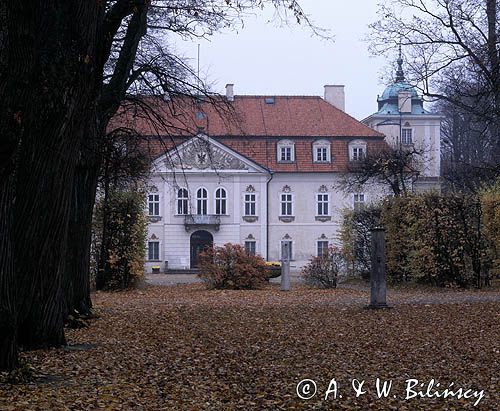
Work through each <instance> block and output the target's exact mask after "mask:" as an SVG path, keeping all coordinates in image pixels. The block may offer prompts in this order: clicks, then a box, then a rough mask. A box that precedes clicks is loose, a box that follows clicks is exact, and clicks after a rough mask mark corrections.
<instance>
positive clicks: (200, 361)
mask: <svg viewBox="0 0 500 411" xmlns="http://www.w3.org/2000/svg"><path fill="white" fill-rule="evenodd" d="M93 299H94V304H95V306H96V307H97V309H98V310H99V312H100V314H101V318H100V319H97V320H93V321H92V323H91V326H90V328H87V329H81V330H68V332H67V336H68V342H69V344H70V346H69V347H67V348H65V349H52V350H40V351H35V352H29V353H24V354H23V357H24V358H25V359H26V360H27V361H28V362H29V363H30V364H31V365H32V366H33V367H34V369H35V371H36V373H37V375H38V376H39V377H38V378H37V379H36V380H35V381H34V382H32V383H27V384H20V385H8V384H1V385H0V409H2V410H65V409H68V410H94V409H108V410H155V411H156V410H313V409H321V410H326V409H348V410H368V409H374V410H390V409H394V410H418V409H422V410H433V409H435V410H463V409H480V410H483V409H484V410H493V409H497V408H496V407H497V406H498V404H499V403H500V394H499V387H500V386H499V384H500V381H499V378H500V377H499V375H500V373H499V371H500V369H499V364H500V345H499V324H500V310H499V308H500V293H499V292H498V291H490V292H472V291H469V292H457V291H448V292H427V291H425V292H424V293H422V292H420V291H418V290H400V291H397V292H393V293H389V300H390V302H391V303H392V304H393V305H394V308H393V309H391V310H384V311H372V310H365V309H363V306H364V305H365V304H366V303H367V302H368V300H369V294H368V293H367V291H366V290H362V289H358V290H356V289H336V290H313V289H308V288H307V287H305V286H295V287H294V288H293V289H292V290H291V291H290V292H287V293H284V292H280V291H279V286H278V285H276V284H271V285H268V286H266V287H265V288H264V289H262V290H258V291H209V290H205V289H204V287H203V285H202V284H191V285H182V286H172V287H147V288H146V289H144V290H141V291H138V290H136V291H129V292H122V293H109V294H107V293H97V294H95V295H94V297H93ZM306 378H308V379H313V380H314V381H315V383H316V385H317V394H316V395H315V396H314V397H313V398H312V399H310V400H304V399H301V398H299V397H298V395H297V391H296V389H297V384H298V383H299V381H301V380H303V379H306ZM377 378H380V379H381V380H387V381H388V380H392V384H393V385H392V390H391V392H390V395H389V396H388V397H387V398H378V397H377V393H376V388H375V382H376V379H377ZM332 379H335V381H336V383H337V388H338V391H337V398H333V396H334V395H333V393H330V394H329V396H328V399H327V400H325V394H326V391H327V388H328V386H329V384H330V383H331V381H332ZM354 379H356V380H359V381H361V380H364V381H365V383H364V385H363V386H362V389H363V390H364V391H365V393H364V394H361V395H360V396H359V397H356V395H355V391H354V389H353V388H352V385H351V384H352V380H354ZM408 379H417V380H418V381H419V384H420V383H423V384H424V385H425V387H424V388H422V389H423V390H425V388H426V386H427V384H428V383H429V381H430V380H431V379H435V380H436V383H440V384H441V385H440V387H439V389H441V390H442V389H444V388H448V387H449V385H450V384H451V383H452V382H453V383H454V385H453V388H464V389H468V388H470V389H472V390H478V391H479V390H484V393H485V397H484V398H483V399H482V400H481V401H480V402H479V405H478V406H477V407H474V406H473V403H474V402H475V401H476V399H477V398H469V399H464V398H462V399H459V398H457V397H452V398H448V399H443V398H413V399H409V400H406V399H405V396H406V391H405V388H406V382H405V381H406V380H408ZM306 388H307V387H306ZM330 388H333V385H332V386H331V387H330ZM306 391H307V390H306ZM434 391H435V389H434ZM311 393H312V391H309V394H308V395H311ZM306 394H307V393H306V392H305V391H304V392H302V395H303V396H305V395H306ZM340 395H342V398H340Z"/></svg>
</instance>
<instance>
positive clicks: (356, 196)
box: [352, 193, 366, 210]
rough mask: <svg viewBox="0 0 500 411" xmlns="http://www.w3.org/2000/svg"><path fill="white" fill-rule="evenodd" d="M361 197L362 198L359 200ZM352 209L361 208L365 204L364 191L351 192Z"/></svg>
mask: <svg viewBox="0 0 500 411" xmlns="http://www.w3.org/2000/svg"><path fill="white" fill-rule="evenodd" d="M361 197H362V200H360V199H361ZM352 199H353V209H354V210H361V209H362V208H363V207H364V206H365V205H366V194H365V193H353V196H352Z"/></svg>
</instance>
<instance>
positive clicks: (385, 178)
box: [339, 146, 422, 197]
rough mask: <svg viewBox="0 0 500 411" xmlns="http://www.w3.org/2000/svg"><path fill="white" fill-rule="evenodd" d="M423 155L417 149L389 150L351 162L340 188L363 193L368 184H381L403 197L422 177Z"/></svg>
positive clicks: (410, 147) (376, 152)
mask: <svg viewBox="0 0 500 411" xmlns="http://www.w3.org/2000/svg"><path fill="white" fill-rule="evenodd" d="M421 158H422V152H421V151H420V150H417V149H416V148H414V147H413V146H409V147H400V148H389V147H387V148H385V149H383V150H379V151H374V152H372V153H369V154H367V155H366V156H364V157H363V158H362V159H360V160H357V161H350V162H349V163H348V165H347V172H346V173H344V174H343V176H342V178H341V179H340V182H339V186H340V188H341V189H342V190H344V191H346V192H355V191H359V190H360V189H361V188H362V187H364V186H365V185H366V184H371V183H380V184H382V185H384V186H386V187H388V188H389V189H390V190H391V192H392V193H393V194H394V196H396V197H399V196H403V195H405V194H407V193H408V192H410V191H412V189H413V183H414V182H415V181H416V180H417V178H418V177H419V175H420V170H421V164H420V159H421Z"/></svg>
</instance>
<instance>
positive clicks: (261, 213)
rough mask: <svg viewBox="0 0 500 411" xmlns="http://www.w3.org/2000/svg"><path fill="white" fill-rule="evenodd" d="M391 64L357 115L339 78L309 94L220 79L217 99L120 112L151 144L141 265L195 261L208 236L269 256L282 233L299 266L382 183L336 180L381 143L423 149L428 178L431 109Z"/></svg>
mask: <svg viewBox="0 0 500 411" xmlns="http://www.w3.org/2000/svg"><path fill="white" fill-rule="evenodd" d="M400 68H401V65H400ZM399 71H400V70H398V76H397V78H396V82H395V83H394V84H392V85H390V86H389V87H387V89H386V90H385V91H384V94H383V95H382V97H379V99H378V104H379V107H378V108H379V110H378V111H377V112H376V113H374V114H373V115H371V116H369V117H368V118H367V119H365V120H364V122H360V121H357V120H356V119H354V118H353V117H351V116H349V115H348V114H347V113H345V111H344V107H345V101H344V87H343V86H337V85H327V86H325V87H324V96H323V97H319V96H249V95H235V94H234V87H233V85H232V84H228V85H227V86H226V95H225V96H220V97H218V98H216V100H217V101H216V104H214V101H207V100H206V98H205V99H203V98H199V99H197V98H195V99H188V98H186V99H179V100H178V101H176V102H175V104H173V102H172V101H163V100H159V101H155V102H154V103H152V104H155V105H156V106H157V107H156V108H157V109H159V111H160V112H163V115H162V117H163V119H164V120H165V121H163V122H160V125H158V122H156V123H155V125H154V126H153V125H152V123H151V122H149V121H148V120H147V119H145V118H144V117H141V118H138V117H137V116H136V115H130V114H127V116H126V118H127V120H126V121H128V122H131V123H133V126H134V128H135V129H136V130H137V131H138V132H140V133H141V134H142V135H144V136H146V137H147V138H148V141H149V142H150V144H151V146H152V147H153V151H154V152H155V160H154V162H153V165H152V171H151V177H150V180H149V185H148V190H149V192H148V199H147V202H148V204H147V212H148V215H149V228H148V244H147V263H146V270H147V271H148V272H151V267H153V266H160V267H161V271H167V270H187V269H193V268H196V266H197V264H198V255H199V253H200V252H201V250H203V249H204V248H205V247H206V246H207V245H209V244H215V245H223V244H225V243H236V244H241V245H243V246H244V247H245V248H246V250H247V252H248V253H251V254H260V255H261V256H263V257H264V258H265V259H267V260H268V261H276V260H279V259H280V258H281V249H282V246H283V244H284V243H285V242H287V243H288V244H289V246H290V249H291V260H292V261H291V266H292V268H295V269H296V270H298V269H300V268H301V266H302V265H304V264H305V263H307V261H308V260H309V259H310V258H311V256H315V255H320V254H322V253H323V251H324V250H325V249H326V248H327V247H328V246H329V245H335V244H339V239H338V234H339V228H340V226H341V222H342V211H343V210H344V209H346V208H353V207H359V206H362V205H363V204H364V203H366V202H370V201H374V200H376V199H378V198H381V197H383V196H384V195H386V194H387V191H386V190H385V189H384V187H383V186H382V185H381V184H378V183H376V182H374V183H373V184H370V185H368V186H366V187H365V188H364V189H363V190H362V191H359V192H350V193H346V192H343V191H342V190H340V189H339V187H338V186H339V184H338V183H339V181H340V179H341V178H342V176H343V175H345V173H348V172H349V164H350V163H352V162H356V161H360V160H362V159H363V157H364V156H365V155H366V154H367V153H370V152H371V151H372V150H382V149H384V148H386V147H387V144H389V145H392V146H397V145H398V144H403V145H409V144H416V145H419V147H420V146H423V147H425V148H426V149H428V150H426V151H425V153H426V154H425V156H426V157H425V165H424V170H423V173H422V174H423V177H424V178H423V179H422V180H421V181H418V182H417V185H418V187H419V189H420V188H421V189H426V188H429V187H436V186H437V184H438V182H439V125H440V116H437V115H432V114H430V113H428V112H427V111H425V110H424V109H423V105H422V100H421V99H420V98H419V97H418V96H417V93H416V92H415V90H414V89H413V88H412V87H411V86H410V85H409V84H408V83H406V82H405V80H404V76H403V75H402V70H401V72H399ZM399 130H401V133H399Z"/></svg>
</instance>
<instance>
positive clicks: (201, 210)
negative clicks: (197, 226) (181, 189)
mask: <svg viewBox="0 0 500 411" xmlns="http://www.w3.org/2000/svg"><path fill="white" fill-rule="evenodd" d="M196 213H197V214H200V215H206V214H207V200H206V199H203V198H199V199H198V200H197V202H196Z"/></svg>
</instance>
